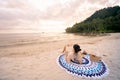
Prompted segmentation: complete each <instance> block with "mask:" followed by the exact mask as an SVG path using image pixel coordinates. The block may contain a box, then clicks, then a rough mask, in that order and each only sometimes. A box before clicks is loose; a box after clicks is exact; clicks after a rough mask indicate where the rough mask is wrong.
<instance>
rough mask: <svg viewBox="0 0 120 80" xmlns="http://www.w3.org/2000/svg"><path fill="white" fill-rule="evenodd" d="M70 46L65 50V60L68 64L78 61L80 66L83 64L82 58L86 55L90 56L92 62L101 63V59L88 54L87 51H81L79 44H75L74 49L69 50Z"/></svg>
mask: <svg viewBox="0 0 120 80" xmlns="http://www.w3.org/2000/svg"><path fill="white" fill-rule="evenodd" d="M69 46H70V45H66V46H65V47H64V49H63V53H64V54H65V59H66V61H67V62H68V63H70V62H71V60H72V61H78V62H79V63H80V64H82V58H83V57H84V56H85V55H89V56H90V60H91V61H99V60H100V59H101V58H100V57H98V56H95V55H93V54H87V52H86V51H83V52H82V51H81V49H80V46H79V45H78V44H74V45H73V48H72V49H68V48H69Z"/></svg>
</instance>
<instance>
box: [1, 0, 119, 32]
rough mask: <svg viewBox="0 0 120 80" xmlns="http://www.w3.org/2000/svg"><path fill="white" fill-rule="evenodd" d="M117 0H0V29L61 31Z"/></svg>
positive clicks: (117, 1)
mask: <svg viewBox="0 0 120 80" xmlns="http://www.w3.org/2000/svg"><path fill="white" fill-rule="evenodd" d="M116 5H119V6H120V0H0V33H6V32H10V33H14V32H15V33H16V32H18V33H24V32H64V31H65V29H66V28H67V27H71V26H72V25H73V24H75V23H77V22H81V21H83V20H85V19H86V18H87V17H89V16H90V15H92V14H93V13H94V12H95V11H96V10H99V9H102V8H107V7H112V6H116Z"/></svg>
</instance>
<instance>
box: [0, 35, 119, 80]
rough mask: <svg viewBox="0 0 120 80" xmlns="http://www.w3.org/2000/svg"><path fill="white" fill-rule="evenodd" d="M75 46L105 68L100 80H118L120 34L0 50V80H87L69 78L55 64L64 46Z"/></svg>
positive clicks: (75, 77)
mask: <svg viewBox="0 0 120 80" xmlns="http://www.w3.org/2000/svg"><path fill="white" fill-rule="evenodd" d="M75 43H78V44H80V45H81V48H82V49H84V50H86V51H87V52H88V53H92V54H95V55H97V56H100V57H102V59H103V60H104V61H105V63H106V64H107V65H108V67H109V69H110V73H109V75H108V76H106V77H104V78H102V79H100V80H120V76H119V72H120V60H119V57H120V54H119V50H120V33H111V34H110V35H108V36H98V37H87V36H85V37H79V36H77V37H75V38H72V39H70V40H69V39H65V40H59V41H51V42H46V43H39V44H29V45H17V46H9V47H0V80H87V79H84V78H79V77H77V76H73V75H70V74H68V73H67V72H66V71H65V70H63V69H61V68H60V67H59V66H58V65H57V63H56V59H57V57H58V56H59V55H60V54H61V51H62V49H63V46H64V45H65V44H70V45H71V46H72V44H75ZM3 44H4V43H3Z"/></svg>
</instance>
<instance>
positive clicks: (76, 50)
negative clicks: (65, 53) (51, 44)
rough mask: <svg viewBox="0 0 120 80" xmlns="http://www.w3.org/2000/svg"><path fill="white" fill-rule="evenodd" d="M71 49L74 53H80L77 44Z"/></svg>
mask: <svg viewBox="0 0 120 80" xmlns="http://www.w3.org/2000/svg"><path fill="white" fill-rule="evenodd" d="M73 48H74V50H75V53H78V52H79V51H81V49H80V46H79V45H78V44H74V45H73Z"/></svg>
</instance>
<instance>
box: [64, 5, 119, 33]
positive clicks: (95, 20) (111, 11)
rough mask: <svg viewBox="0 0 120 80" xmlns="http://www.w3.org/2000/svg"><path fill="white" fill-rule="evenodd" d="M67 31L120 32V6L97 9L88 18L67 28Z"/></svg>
mask: <svg viewBox="0 0 120 80" xmlns="http://www.w3.org/2000/svg"><path fill="white" fill-rule="evenodd" d="M66 32H67V33H109V32H120V7H119V6H115V7H108V8H104V9H101V10H98V11H96V12H95V13H94V14H93V15H91V16H90V17H88V18H87V19H86V20H84V21H82V22H80V23H76V24H74V25H73V26H72V27H68V28H67V29H66Z"/></svg>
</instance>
